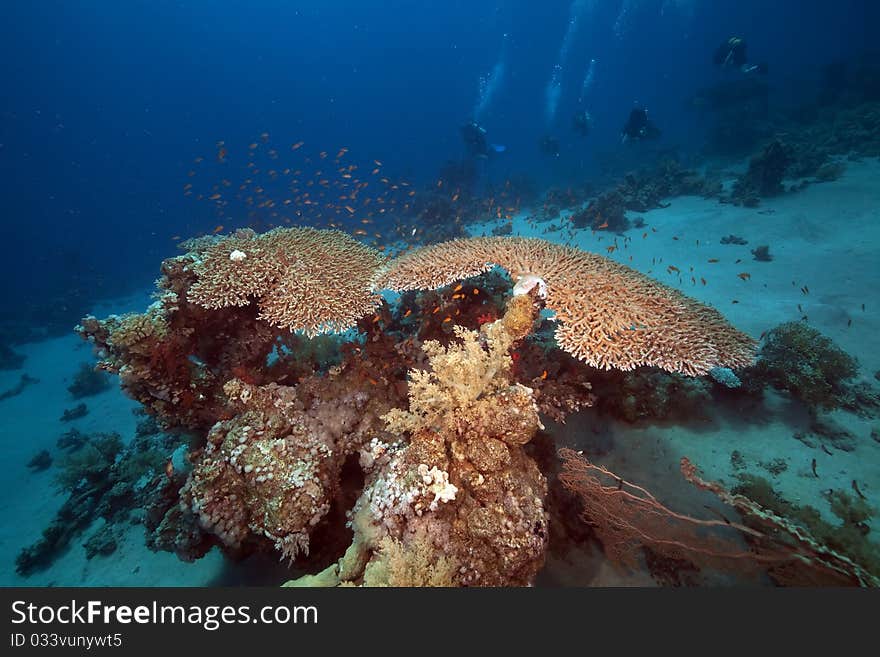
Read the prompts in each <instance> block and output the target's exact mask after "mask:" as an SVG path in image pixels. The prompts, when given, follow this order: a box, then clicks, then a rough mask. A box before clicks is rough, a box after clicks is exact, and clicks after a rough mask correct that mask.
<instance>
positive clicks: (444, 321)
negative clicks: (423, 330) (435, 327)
mask: <svg viewBox="0 0 880 657" xmlns="http://www.w3.org/2000/svg"><path fill="white" fill-rule="evenodd" d="M451 321H452V317H450V316H449V315H446V319H444V320H443V322H442V323H443V324H445V323H446V322H451Z"/></svg>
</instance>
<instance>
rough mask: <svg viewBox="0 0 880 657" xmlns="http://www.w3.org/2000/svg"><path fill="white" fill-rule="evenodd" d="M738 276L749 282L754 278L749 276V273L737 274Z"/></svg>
mask: <svg viewBox="0 0 880 657" xmlns="http://www.w3.org/2000/svg"><path fill="white" fill-rule="evenodd" d="M737 276H738V277H739V278H741V279H743V280H744V281H747V280H749V279H750V278H751V277H752V275H751V274H749V273H748V272H742V273H741V274H737Z"/></svg>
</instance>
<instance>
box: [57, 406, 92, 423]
mask: <svg viewBox="0 0 880 657" xmlns="http://www.w3.org/2000/svg"><path fill="white" fill-rule="evenodd" d="M88 414H89V407H88V406H86V405H85V404H84V403H80V404H77V405H76V406H74V407H73V408H67V409H64V412H63V413H62V414H61V418H60V420H61V421H62V422H73V421H74V420H78V419H80V418H82V417H85V416H86V415H88Z"/></svg>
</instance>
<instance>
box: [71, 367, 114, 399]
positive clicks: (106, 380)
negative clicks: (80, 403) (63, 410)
mask: <svg viewBox="0 0 880 657" xmlns="http://www.w3.org/2000/svg"><path fill="white" fill-rule="evenodd" d="M109 389H110V377H108V376H107V374H106V373H105V372H102V371H99V370H96V369H95V368H94V367H92V366H91V365H89V364H88V363H83V364H82V365H80V368H79V370H77V373H76V374H75V375H74V377H73V383H71V384H70V385H69V386H67V391H68V392H69V393H70V396H71V397H73V398H74V399H82V398H83V397H91V396H92V395H98V394H100V393H102V392H104V391H105V390H109Z"/></svg>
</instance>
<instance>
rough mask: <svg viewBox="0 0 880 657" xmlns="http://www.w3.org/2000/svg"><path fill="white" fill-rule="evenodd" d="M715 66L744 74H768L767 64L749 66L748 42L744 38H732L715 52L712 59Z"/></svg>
mask: <svg viewBox="0 0 880 657" xmlns="http://www.w3.org/2000/svg"><path fill="white" fill-rule="evenodd" d="M712 61H713V62H714V63H715V66H720V67H721V68H736V69H738V70H740V71H742V72H743V73H761V74H762V75H763V74H766V73H767V64H765V63H761V64H749V59H748V56H747V54H746V40H745V39H743V38H742V37H738V36H732V37H730V38H729V39H728V40H727V41H725V42H724V43H722V44H721V45H720V46H718V48H717V49H716V50H715V55H714V57H713V58H712Z"/></svg>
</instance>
